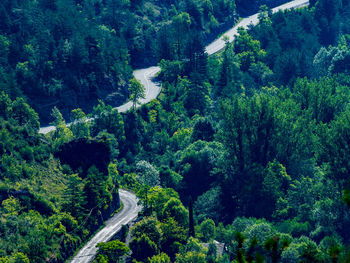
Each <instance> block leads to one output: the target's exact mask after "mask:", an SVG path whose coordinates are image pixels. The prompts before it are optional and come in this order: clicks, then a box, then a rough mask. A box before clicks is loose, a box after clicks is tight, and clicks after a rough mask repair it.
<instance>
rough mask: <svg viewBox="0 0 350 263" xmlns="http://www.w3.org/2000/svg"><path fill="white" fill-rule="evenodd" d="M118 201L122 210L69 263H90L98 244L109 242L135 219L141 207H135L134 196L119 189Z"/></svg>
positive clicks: (135, 200)
mask: <svg viewBox="0 0 350 263" xmlns="http://www.w3.org/2000/svg"><path fill="white" fill-rule="evenodd" d="M119 196H120V200H121V202H122V203H123V209H122V210H121V211H120V212H119V213H117V214H115V215H114V216H113V217H111V218H110V219H108V220H107V221H106V222H105V227H103V228H102V229H101V230H100V231H99V232H98V233H97V234H96V235H95V236H94V237H93V238H92V239H90V240H89V242H88V243H87V244H86V245H85V246H84V247H83V248H82V249H80V250H79V252H78V254H76V255H75V256H74V257H73V258H72V259H71V260H70V261H69V262H71V263H88V262H91V261H92V260H93V259H94V257H95V255H96V252H97V248H96V245H97V244H98V243H100V242H107V241H108V240H110V239H111V238H112V237H113V236H114V235H115V234H116V233H117V232H118V231H119V230H120V229H121V227H122V225H125V224H128V223H129V222H130V221H132V220H133V219H135V218H136V217H137V215H138V212H139V211H141V206H139V205H137V201H138V200H137V198H136V196H135V194H133V193H131V192H129V191H125V190H122V189H119Z"/></svg>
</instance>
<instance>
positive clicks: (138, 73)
mask: <svg viewBox="0 0 350 263" xmlns="http://www.w3.org/2000/svg"><path fill="white" fill-rule="evenodd" d="M308 4H309V1H308V0H295V1H291V2H288V3H286V4H283V5H280V6H278V7H275V8H273V9H272V11H273V12H277V11H278V10H284V9H291V8H298V7H302V6H306V5H308ZM257 23H258V14H255V15H252V16H249V17H246V18H243V19H242V20H241V21H240V22H239V23H238V24H237V25H236V26H235V27H233V28H231V29H230V30H228V31H227V32H226V33H225V34H224V35H223V36H222V37H220V38H219V39H217V40H215V41H214V42H212V43H211V44H209V45H208V46H207V47H206V52H207V53H208V55H212V54H214V53H216V52H218V51H220V50H221V49H223V48H224V47H225V42H224V40H223V37H224V36H227V37H228V38H229V41H230V42H232V41H233V40H234V37H235V35H237V29H238V28H239V27H244V28H247V27H248V26H249V25H250V24H253V25H256V24H257ZM159 71H160V68H159V67H157V66H154V67H149V68H145V69H138V70H135V71H134V73H133V74H134V77H135V78H136V79H137V80H138V81H140V82H141V83H142V84H143V85H144V87H145V89H146V98H145V99H142V100H141V104H145V103H147V102H149V101H151V100H153V99H155V98H157V96H158V94H159V92H160V84H159V83H156V82H153V81H152V79H153V78H154V77H155V76H156V74H157V73H158V72H159ZM131 107H132V103H131V102H127V103H125V104H123V105H121V106H119V107H117V109H118V111H119V112H125V111H127V110H129V109H131ZM68 125H70V123H68ZM55 129H56V127H55V126H47V127H42V128H40V130H39V133H43V134H46V133H49V132H50V131H54V130H55Z"/></svg>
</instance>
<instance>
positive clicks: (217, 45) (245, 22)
mask: <svg viewBox="0 0 350 263" xmlns="http://www.w3.org/2000/svg"><path fill="white" fill-rule="evenodd" d="M308 4H309V0H295V1H291V2H288V3H285V4H283V5H280V6H277V7H275V8H273V9H272V12H277V11H279V10H285V9H291V8H298V7H302V6H307V5H308ZM258 22H259V19H258V14H255V15H252V16H249V17H246V18H243V19H242V20H241V21H240V22H239V23H238V24H237V25H235V26H234V27H233V28H231V29H230V30H228V31H226V32H225V34H223V36H222V37H220V38H219V39H217V40H215V41H214V42H212V43H211V44H209V45H208V46H207V47H206V52H207V53H208V55H212V54H214V53H216V52H218V51H220V50H221V49H223V48H224V47H225V41H224V37H225V36H227V37H228V38H229V41H230V42H232V41H233V40H234V38H235V35H237V34H238V33H237V29H238V28H239V27H243V28H248V26H249V25H251V24H252V25H257V24H258Z"/></svg>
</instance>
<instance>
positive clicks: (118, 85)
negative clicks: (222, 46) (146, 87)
mask: <svg viewBox="0 0 350 263" xmlns="http://www.w3.org/2000/svg"><path fill="white" fill-rule="evenodd" d="M234 15H235V4H234V1H233V0H215V1H203V2H199V1H194V0H182V1H176V2H175V3H172V1H156V0H150V1H140V0H138V1H130V0H121V1H114V0H103V1H102V0H83V1H82V0H39V1H30V0H24V1H17V0H6V1H1V3H0V17H1V18H2V20H1V25H0V57H1V59H0V76H1V82H0V91H5V92H6V93H7V94H8V95H9V96H10V97H11V98H15V97H17V96H26V97H27V98H28V99H29V102H30V104H31V105H33V106H34V107H35V110H37V111H38V112H39V116H40V118H41V119H42V120H43V121H45V122H48V120H49V118H48V117H49V116H47V112H49V111H50V110H51V109H52V107H53V106H57V107H58V108H59V109H61V111H62V113H63V115H64V116H66V117H67V116H69V113H70V110H72V109H74V108H77V107H81V108H83V109H84V110H88V111H89V112H90V111H91V105H95V104H96V103H97V99H98V98H101V99H104V100H106V101H107V102H109V104H113V105H114V106H115V105H120V104H121V103H122V102H123V101H125V100H126V98H127V97H128V89H127V83H128V81H129V79H130V77H131V74H132V68H131V66H130V64H132V65H137V64H145V63H146V64H147V63H150V62H153V63H155V62H156V61H157V60H159V59H160V58H174V57H175V56H176V57H177V58H180V57H182V56H183V53H184V52H185V47H186V45H187V43H188V41H189V40H188V38H189V37H190V36H193V34H192V33H190V32H197V33H199V32H202V30H203V29H204V31H205V32H206V34H210V32H211V31H212V30H215V29H217V28H218V27H219V25H220V23H223V22H226V21H230V20H231V21H233V20H232V18H233V16H234ZM175 47H176V48H175Z"/></svg>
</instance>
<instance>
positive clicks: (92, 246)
mask: <svg viewBox="0 0 350 263" xmlns="http://www.w3.org/2000/svg"><path fill="white" fill-rule="evenodd" d="M307 4H308V1H307V0H295V1H292V2H289V3H286V4H284V5H281V6H279V7H276V8H274V9H273V12H276V11H278V10H281V9H282V10H283V9H289V8H296V7H301V6H306V5H307ZM257 23H258V15H257V14H255V15H252V16H250V17H247V18H244V19H242V21H241V22H240V23H239V24H238V25H236V26H235V27H234V28H232V29H231V30H229V31H227V32H226V33H225V35H227V36H228V37H229V41H230V42H232V41H233V40H234V35H235V34H237V28H238V27H240V26H242V27H245V28H246V27H247V26H248V25H250V24H254V25H255V24H257ZM224 46H225V42H224V41H223V39H222V37H221V38H220V39H218V40H216V41H214V42H213V43H211V44H210V45H209V46H207V47H206V51H207V53H208V54H209V55H212V54H214V53H216V52H218V51H219V50H221V49H223V48H224ZM159 71H160V68H159V67H150V68H146V69H140V70H135V71H134V76H135V78H136V79H138V80H139V81H140V82H141V83H142V84H143V85H144V87H145V89H146V98H145V99H143V100H141V104H145V103H147V102H149V101H151V100H152V99H154V98H156V97H157V96H158V94H159V92H160V85H159V83H156V82H153V81H152V79H153V78H154V77H155V76H156V74H157V73H158V72H159ZM131 107H132V103H131V102H128V103H126V104H124V105H121V106H120V107H118V111H119V112H125V111H127V110H129V109H130V108H131ZM54 129H55V127H53V126H50V127H43V128H41V129H40V132H41V133H47V132H50V131H52V130H54ZM119 195H120V199H121V201H122V202H123V204H124V207H123V209H122V211H120V212H119V213H118V214H116V215H114V216H113V217H112V218H110V219H109V220H108V221H106V222H105V224H106V226H105V227H104V228H103V229H102V230H100V231H99V232H98V233H97V234H96V235H95V236H94V237H93V238H92V239H91V240H90V241H89V242H88V243H87V244H86V245H85V246H84V247H83V248H82V249H81V250H80V251H79V252H78V254H77V255H76V256H75V257H74V258H73V259H72V260H71V261H70V262H71V263H85V262H86V263H88V262H91V261H92V260H93V258H94V256H95V254H96V251H97V248H96V245H97V244H98V243H99V242H106V241H108V240H109V239H110V238H112V236H113V235H114V234H115V233H116V232H118V231H119V230H120V228H121V227H122V225H123V224H127V223H129V222H130V221H132V220H133V219H134V218H136V217H137V214H138V212H139V211H140V210H141V207H140V206H138V205H137V198H136V196H135V195H134V194H133V193H130V192H128V191H125V190H119Z"/></svg>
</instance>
